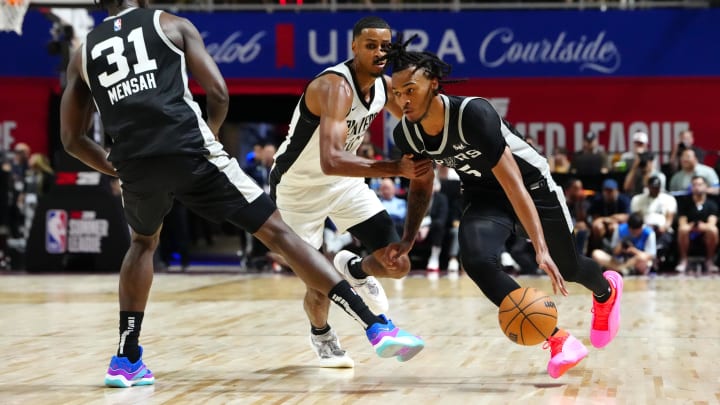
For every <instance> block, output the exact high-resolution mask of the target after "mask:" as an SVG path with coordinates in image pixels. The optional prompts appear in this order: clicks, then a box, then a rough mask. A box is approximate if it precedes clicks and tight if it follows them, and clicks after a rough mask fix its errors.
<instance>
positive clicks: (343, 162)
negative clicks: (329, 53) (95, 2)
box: [305, 74, 432, 179]
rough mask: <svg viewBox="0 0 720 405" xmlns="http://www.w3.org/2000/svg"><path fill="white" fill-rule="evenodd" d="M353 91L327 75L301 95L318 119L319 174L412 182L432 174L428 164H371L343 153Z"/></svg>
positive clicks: (405, 159) (406, 160)
mask: <svg viewBox="0 0 720 405" xmlns="http://www.w3.org/2000/svg"><path fill="white" fill-rule="evenodd" d="M353 97H354V90H353V89H352V88H351V86H350V84H349V83H348V82H347V81H346V80H345V79H344V78H342V77H340V76H337V75H333V74H327V75H323V76H320V77H319V78H317V79H315V80H313V82H312V83H310V85H309V86H308V88H307V89H306V91H305V103H306V104H307V107H308V109H309V110H310V112H312V113H313V114H315V115H317V116H319V117H320V166H321V168H322V171H323V173H325V174H327V175H333V176H347V177H392V176H403V177H407V178H410V179H412V178H415V177H418V176H422V175H424V174H426V173H427V172H428V171H432V162H430V161H429V160H422V161H414V160H412V159H411V158H410V157H409V156H405V157H403V158H402V159H400V160H392V161H391V160H373V159H366V158H364V157H361V156H357V155H356V154H354V153H350V152H348V151H346V150H345V141H346V139H347V131H348V127H347V122H346V120H345V117H346V116H347V114H348V112H349V111H350V108H351V107H352V100H353Z"/></svg>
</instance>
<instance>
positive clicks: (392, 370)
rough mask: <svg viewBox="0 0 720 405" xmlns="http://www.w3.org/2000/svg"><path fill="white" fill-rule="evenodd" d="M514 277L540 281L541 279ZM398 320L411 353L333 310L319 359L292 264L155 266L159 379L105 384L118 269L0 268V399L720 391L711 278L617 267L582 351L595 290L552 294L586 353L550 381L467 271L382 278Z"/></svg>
mask: <svg viewBox="0 0 720 405" xmlns="http://www.w3.org/2000/svg"><path fill="white" fill-rule="evenodd" d="M520 282H521V284H523V285H525V286H534V287H539V288H541V289H544V290H546V291H550V288H551V287H550V284H549V283H548V281H547V279H546V278H545V277H521V278H520ZM384 284H385V286H386V290H387V293H388V296H389V297H390V299H391V300H390V304H391V311H390V314H391V316H392V318H393V319H394V320H395V321H396V323H397V324H398V325H400V326H402V327H405V328H407V329H408V330H410V331H412V332H414V333H417V334H420V335H422V336H423V337H424V338H425V340H426V344H427V346H426V348H425V350H424V351H423V352H421V353H420V354H419V355H418V356H417V357H416V358H414V359H412V360H411V361H409V362H407V363H400V362H397V361H396V360H394V359H381V358H379V357H377V356H375V354H374V353H373V351H372V349H371V347H370V345H369V344H368V342H367V340H366V339H365V337H364V335H363V332H362V330H361V329H360V327H359V326H358V325H357V324H356V323H355V322H354V321H352V320H350V319H349V318H347V317H345V316H344V314H343V313H341V311H340V310H339V309H338V308H333V309H332V311H331V324H332V325H333V326H334V327H335V328H336V330H337V331H338V332H339V333H340V334H341V337H342V343H343V344H344V346H345V348H346V349H348V350H349V352H350V353H351V354H352V356H353V358H354V359H355V362H356V366H355V368H354V369H349V370H333V369H321V368H318V367H316V366H315V365H314V355H313V354H312V353H311V351H310V349H309V346H308V341H307V339H308V336H307V334H308V324H307V321H306V320H305V315H304V313H303V310H302V306H301V301H300V300H301V298H302V296H303V292H304V287H303V285H302V284H301V282H300V281H299V279H297V278H294V277H288V276H267V275H265V276H262V275H261V276H245V275H235V274H192V275H181V274H157V275H156V277H155V283H154V287H153V292H152V294H151V302H150V304H149V307H148V310H147V312H146V318H145V321H144V323H143V330H142V337H141V343H142V344H143V345H144V346H145V360H146V363H147V364H148V365H149V367H150V368H151V369H152V370H153V372H154V373H155V376H156V379H157V382H156V385H154V386H149V387H134V388H130V389H110V388H105V387H103V385H102V382H103V375H104V372H105V370H106V368H107V365H108V361H109V359H110V356H111V354H112V353H113V352H114V350H115V344H116V342H117V339H118V332H117V303H116V294H115V291H116V289H117V276H116V275H12V274H11V275H7V274H6V275H2V276H0V348H1V349H2V361H0V404H23V405H34V404H42V405H46V404H146V403H147V404H227V403H232V404H284V403H290V404H346V403H347V404H353V403H362V404H413V405H419V404H453V405H459V404H483V403H487V404H504V403H508V404H516V403H517V404H534V405H537V404H573V403H578V404H664V403H667V404H676V403H692V404H710V403H718V402H720V378H719V374H718V362H720V344H719V342H720V322H718V321H719V319H718V318H719V315H718V314H719V313H720V312H719V311H718V300H717V291H718V289H719V287H720V279H719V278H717V277H716V276H705V277H699V278H695V277H690V276H683V277H657V278H652V279H648V278H627V279H626V284H625V285H626V289H625V294H624V297H623V300H624V301H623V303H624V305H623V321H622V328H621V330H620V333H619V335H618V337H617V338H616V340H615V341H614V342H613V343H612V344H611V345H609V346H608V347H606V348H605V349H602V350H598V349H594V348H592V347H590V345H589V341H588V334H589V325H590V296H589V293H587V292H586V291H585V290H584V289H583V288H582V287H580V286H578V285H575V284H571V285H570V288H571V295H570V296H569V297H566V298H563V297H557V298H556V302H557V304H558V307H559V311H560V324H561V325H563V326H564V327H565V328H567V329H569V330H570V331H572V332H573V333H574V334H575V335H576V336H577V337H578V338H581V339H582V340H583V341H584V342H585V343H586V344H587V345H588V347H589V348H590V355H589V356H588V357H587V358H586V359H585V360H584V361H583V362H581V363H580V364H579V365H578V366H577V367H576V368H574V369H572V370H570V371H569V372H568V373H567V374H566V375H565V376H563V377H562V378H560V379H558V380H554V379H552V378H550V377H549V376H548V375H547V373H546V371H545V367H546V364H547V360H548V357H549V355H548V352H547V351H543V350H542V349H541V346H534V347H523V346H519V345H515V344H513V343H511V342H510V341H509V340H507V338H506V337H505V336H504V335H502V334H501V332H500V330H499V328H498V326H497V315H496V309H495V307H494V306H492V305H491V304H490V303H489V301H487V300H486V299H485V298H484V297H482V296H481V295H480V292H479V290H478V289H477V288H476V287H475V286H474V284H472V282H471V281H470V280H469V279H468V278H467V277H465V276H461V278H460V279H459V280H456V281H451V280H448V279H446V278H442V279H440V280H439V281H436V282H430V281H429V280H426V279H425V278H422V277H411V278H408V279H406V280H404V282H403V284H402V285H403V289H401V290H400V289H396V288H395V286H394V283H393V282H392V281H390V280H388V281H385V282H384Z"/></svg>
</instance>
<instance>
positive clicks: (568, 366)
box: [548, 353, 587, 378]
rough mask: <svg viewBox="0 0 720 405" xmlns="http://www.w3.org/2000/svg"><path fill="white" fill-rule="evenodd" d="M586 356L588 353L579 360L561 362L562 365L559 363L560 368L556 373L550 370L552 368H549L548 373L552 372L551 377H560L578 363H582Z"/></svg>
mask: <svg viewBox="0 0 720 405" xmlns="http://www.w3.org/2000/svg"><path fill="white" fill-rule="evenodd" d="M585 357H587V353H585V355H584V356H582V357H581V358H580V359H579V360H578V361H576V362H574V363H566V364H561V365H559V366H558V368H557V369H556V370H555V371H556V373H553V372H552V371H550V369H548V374H550V377H552V378H560V377H562V376H563V374H565V372H567V371H568V370H570V369H571V368H573V367H575V366H576V365H577V364H578V363H580V362H581V361H582V360H583V359H584V358H585Z"/></svg>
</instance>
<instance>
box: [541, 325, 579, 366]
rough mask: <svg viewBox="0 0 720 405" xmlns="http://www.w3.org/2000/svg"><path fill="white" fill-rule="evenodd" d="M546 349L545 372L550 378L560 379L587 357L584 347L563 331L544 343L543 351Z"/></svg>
mask: <svg viewBox="0 0 720 405" xmlns="http://www.w3.org/2000/svg"><path fill="white" fill-rule="evenodd" d="M548 347H549V348H550V361H549V362H548V365H547V371H548V374H550V377H552V378H560V376H562V375H563V374H565V372H566V371H568V370H570V369H571V368H573V367H575V365H576V364H578V363H579V362H580V361H581V360H582V359H584V358H585V357H586V356H587V355H588V350H587V348H586V347H585V345H583V344H582V343H581V342H580V341H579V340H577V339H575V337H574V336H573V335H571V334H569V333H568V332H567V331H565V330H563V329H560V330H559V331H557V333H555V334H554V335H552V336H550V337H549V338H548V339H547V341H545V343H544V344H543V349H547V348H548Z"/></svg>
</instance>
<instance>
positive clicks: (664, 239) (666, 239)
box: [630, 176, 677, 265]
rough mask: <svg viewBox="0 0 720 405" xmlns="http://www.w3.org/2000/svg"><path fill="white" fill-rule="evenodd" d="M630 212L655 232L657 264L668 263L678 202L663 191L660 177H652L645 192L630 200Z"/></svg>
mask: <svg viewBox="0 0 720 405" xmlns="http://www.w3.org/2000/svg"><path fill="white" fill-rule="evenodd" d="M630 212H637V213H639V214H640V215H642V216H643V221H644V222H645V224H647V225H650V226H652V227H653V229H654V230H655V240H656V243H657V255H656V256H655V257H656V259H657V260H656V263H657V264H658V265H660V264H662V263H663V262H665V261H667V259H668V254H669V253H670V248H671V247H672V246H673V243H674V236H675V232H674V230H673V222H674V221H675V214H676V213H677V200H675V197H673V196H672V195H670V194H668V193H666V192H665V191H663V190H662V182H661V180H660V177H658V176H650V178H649V179H648V186H647V188H646V189H645V191H644V192H643V193H642V194H637V195H635V196H634V197H633V198H632V200H630Z"/></svg>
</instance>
